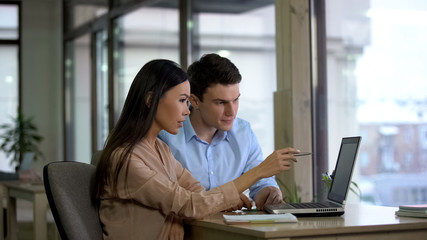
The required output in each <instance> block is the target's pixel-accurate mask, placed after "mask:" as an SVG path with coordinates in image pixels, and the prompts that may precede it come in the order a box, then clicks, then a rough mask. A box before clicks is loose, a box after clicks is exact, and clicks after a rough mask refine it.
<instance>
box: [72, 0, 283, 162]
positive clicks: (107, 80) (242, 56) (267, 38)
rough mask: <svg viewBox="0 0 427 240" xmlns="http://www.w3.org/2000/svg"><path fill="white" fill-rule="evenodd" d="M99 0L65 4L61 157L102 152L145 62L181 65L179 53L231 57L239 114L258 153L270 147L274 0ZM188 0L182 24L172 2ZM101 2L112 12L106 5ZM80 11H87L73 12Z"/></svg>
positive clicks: (74, 158)
mask: <svg viewBox="0 0 427 240" xmlns="http://www.w3.org/2000/svg"><path fill="white" fill-rule="evenodd" d="M100 2H102V4H100V5H96V4H95V5H93V4H91V1H89V2H88V4H85V5H82V6H77V5H78V3H76V2H73V1H67V0H66V1H65V2H64V7H65V9H66V13H65V16H64V17H65V20H64V24H65V25H66V29H65V36H64V39H65V42H64V44H65V45H66V46H68V47H67V49H68V50H67V51H68V52H69V53H67V55H66V62H65V69H66V83H65V86H66V88H65V94H66V100H65V101H66V103H65V104H66V107H65V108H66V110H65V114H66V149H67V150H66V159H67V160H77V161H80V160H79V159H88V156H90V155H91V154H92V153H93V152H94V151H96V150H100V149H102V147H103V145H104V142H105V139H106V138H107V136H108V133H109V129H110V128H111V127H112V126H113V125H114V123H115V122H116V121H117V120H118V118H119V116H120V113H121V110H122V107H123V104H124V101H125V98H126V96H127V93H128V90H129V87H130V85H131V83H132V81H133V79H134V77H135V75H136V74H137V72H138V71H139V70H140V68H141V67H142V66H143V65H144V64H145V63H147V62H148V61H150V60H152V59H158V58H165V59H170V60H172V61H175V62H178V63H180V59H183V56H184V55H185V56H186V57H188V55H191V56H192V57H193V59H189V60H188V61H189V62H190V63H191V61H192V60H194V59H198V58H200V56H201V55H203V54H205V53H211V52H216V53H219V54H221V55H223V56H226V57H228V58H230V59H231V60H232V61H233V62H234V63H235V64H236V66H237V67H238V68H239V69H240V71H241V73H242V75H243V82H242V84H241V93H242V96H241V98H240V110H239V115H238V116H239V117H241V118H243V119H246V120H248V121H250V123H251V125H252V127H253V129H254V131H255V134H256V135H257V136H258V139H259V142H260V144H261V147H262V148H263V151H264V154H265V155H267V154H270V152H271V151H273V149H274V137H273V135H274V132H273V92H274V91H275V88H276V61H275V19H274V2H273V1H272V0H262V1H250V4H249V3H248V4H243V5H242V4H241V3H240V2H238V1H230V2H229V3H227V4H216V3H210V2H208V1H188V2H180V1H178V0H162V1H154V2H153V1H144V0H141V1H127V0H118V1H115V0H112V1H100ZM107 2H108V4H107ZM189 2H191V3H193V5H192V10H193V11H192V12H191V11H190V12H191V13H190V14H189V15H190V16H191V17H190V18H191V19H194V21H189V22H187V24H183V20H182V19H180V16H181V15H180V9H179V8H178V6H179V5H180V4H184V3H189ZM76 4H77V5H76ZM92 5H93V6H96V7H91V6H92ZM107 5H109V6H111V7H112V9H109V10H107V9H108V8H105V7H106V6H107ZM184 5H185V4H184ZM78 9H80V10H79V11H77V10H78ZM82 9H86V10H84V11H83V10H82ZM181 11H184V8H181ZM83 12H85V13H87V14H86V15H84V14H83V15H84V16H82V17H80V16H78V13H83ZM107 13H108V14H107ZM182 14H183V15H186V14H188V13H185V14H184V13H182ZM85 16H88V17H85ZM180 23H181V24H180ZM248 25H251V27H250V28H248V27H246V26H248ZM180 26H181V27H183V26H184V27H186V28H187V29H180ZM186 31H190V32H192V33H193V34H192V35H191V37H190V38H191V39H189V40H188V42H180V39H181V40H182V36H180V34H182V35H183V32H186ZM89 36H93V37H89ZM180 37H181V38H180ZM110 38H111V39H110ZM91 41H94V42H91ZM190 42H191V43H194V44H193V45H192V46H191V48H190V49H192V52H191V53H189V54H187V53H185V54H184V53H181V52H180V49H183V48H182V46H188V45H189V43H190ZM90 53H93V56H92V57H93V58H91V54H90ZM109 64H112V65H109ZM91 66H93V67H94V68H96V69H91ZM92 78H93V79H92ZM91 83H92V84H91ZM91 87H95V89H93V90H90V89H91ZM91 94H95V95H96V96H91ZM110 94H111V95H110ZM110 121H111V122H110ZM91 123H92V125H91ZM93 125H96V126H93ZM93 129H95V130H93ZM91 130H93V131H91ZM91 146H92V147H91ZM92 148H95V149H92Z"/></svg>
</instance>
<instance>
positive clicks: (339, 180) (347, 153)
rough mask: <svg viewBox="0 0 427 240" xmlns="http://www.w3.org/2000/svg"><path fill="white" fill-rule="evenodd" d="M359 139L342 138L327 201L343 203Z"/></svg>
mask: <svg viewBox="0 0 427 240" xmlns="http://www.w3.org/2000/svg"><path fill="white" fill-rule="evenodd" d="M359 142H360V137H351V138H343V139H342V143H341V148H340V151H339V155H338V160H337V164H336V166H335V176H334V179H333V180H332V184H331V190H330V191H329V194H328V199H329V200H332V201H335V202H339V203H343V202H344V200H345V198H346V195H347V191H348V187H349V184H350V181H351V176H352V172H353V167H354V164H355V160H356V155H357V150H358V148H359Z"/></svg>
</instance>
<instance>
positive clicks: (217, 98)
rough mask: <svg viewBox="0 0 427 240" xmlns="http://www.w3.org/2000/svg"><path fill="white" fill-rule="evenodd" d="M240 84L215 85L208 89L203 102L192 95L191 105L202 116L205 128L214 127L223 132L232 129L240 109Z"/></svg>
mask: <svg viewBox="0 0 427 240" xmlns="http://www.w3.org/2000/svg"><path fill="white" fill-rule="evenodd" d="M239 97H240V89H239V84H231V85H222V84H215V85H212V86H211V87H209V88H207V89H206V92H205V93H204V94H203V102H202V101H200V100H199V99H198V98H197V97H196V96H195V95H193V94H192V98H191V99H192V101H191V105H192V106H193V107H194V108H195V110H196V111H200V116H201V118H202V119H201V120H202V122H203V124H204V125H205V127H212V128H216V129H220V130H223V131H228V130H230V129H231V128H232V126H233V122H234V119H235V118H236V115H237V110H238V109H239Z"/></svg>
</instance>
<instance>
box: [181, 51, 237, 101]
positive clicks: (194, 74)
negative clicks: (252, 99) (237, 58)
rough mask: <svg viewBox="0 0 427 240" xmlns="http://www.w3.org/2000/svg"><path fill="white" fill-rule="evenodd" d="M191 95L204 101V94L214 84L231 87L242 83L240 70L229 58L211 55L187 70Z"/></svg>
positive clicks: (206, 55)
mask: <svg viewBox="0 0 427 240" xmlns="http://www.w3.org/2000/svg"><path fill="white" fill-rule="evenodd" d="M187 74H188V79H189V81H190V85H191V93H192V94H194V95H196V96H197V97H198V98H199V99H200V101H203V94H204V93H205V92H206V89H207V88H208V87H211V86H212V85H214V84H218V83H219V84H222V85H230V84H237V83H240V81H241V80H242V76H241V75H240V72H239V69H237V67H236V66H235V65H234V64H233V63H232V62H231V61H230V60H229V59H227V58H225V57H221V56H219V55H218V54H215V53H210V54H205V55H203V56H202V57H201V58H200V60H198V61H195V62H194V63H192V64H191V65H190V66H189V67H188V70H187Z"/></svg>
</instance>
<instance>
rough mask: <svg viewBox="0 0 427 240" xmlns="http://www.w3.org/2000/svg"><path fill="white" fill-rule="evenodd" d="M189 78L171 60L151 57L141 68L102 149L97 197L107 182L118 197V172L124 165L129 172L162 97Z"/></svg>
mask: <svg viewBox="0 0 427 240" xmlns="http://www.w3.org/2000/svg"><path fill="white" fill-rule="evenodd" d="M186 80H187V74H186V73H185V72H184V71H183V70H182V69H181V68H180V67H179V65H178V64H176V63H175V62H172V61H170V60H165V59H158V60H152V61H150V62H148V63H147V64H145V65H144V66H143V67H142V68H141V70H139V72H138V74H137V75H136V76H135V79H134V80H133V82H132V85H131V87H130V89H129V92H128V95H127V97H126V101H125V104H124V106H123V109H122V113H121V115H120V118H119V120H118V122H117V124H116V125H115V127H114V128H113V130H112V131H111V133H110V135H109V136H108V139H107V141H106V144H105V146H104V149H103V150H102V154H101V157H100V160H99V163H98V165H97V170H96V179H95V181H96V187H95V193H94V194H95V197H97V198H99V197H101V195H102V194H103V193H104V191H105V185H107V184H108V185H111V187H112V193H113V196H117V181H118V176H119V173H120V171H121V169H122V168H123V167H125V168H126V169H125V171H126V175H127V173H128V169H127V168H128V165H129V156H130V154H131V152H132V150H133V148H134V146H135V145H136V144H137V143H139V142H140V141H141V140H142V139H143V138H144V137H145V136H146V135H147V133H148V130H149V129H150V127H151V125H152V124H153V121H154V118H155V116H156V112H157V107H158V105H159V100H160V98H161V97H162V96H163V95H164V94H165V93H166V92H167V91H168V90H169V89H171V88H172V87H174V86H176V85H178V84H180V83H183V82H185V81H186ZM118 148H122V149H123V151H120V155H117V154H114V158H117V157H119V161H118V163H117V165H115V166H116V167H115V168H114V169H113V164H112V161H113V157H112V154H113V152H114V151H115V150H117V149H118ZM126 185H127V184H126ZM126 185H125V186H126Z"/></svg>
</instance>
